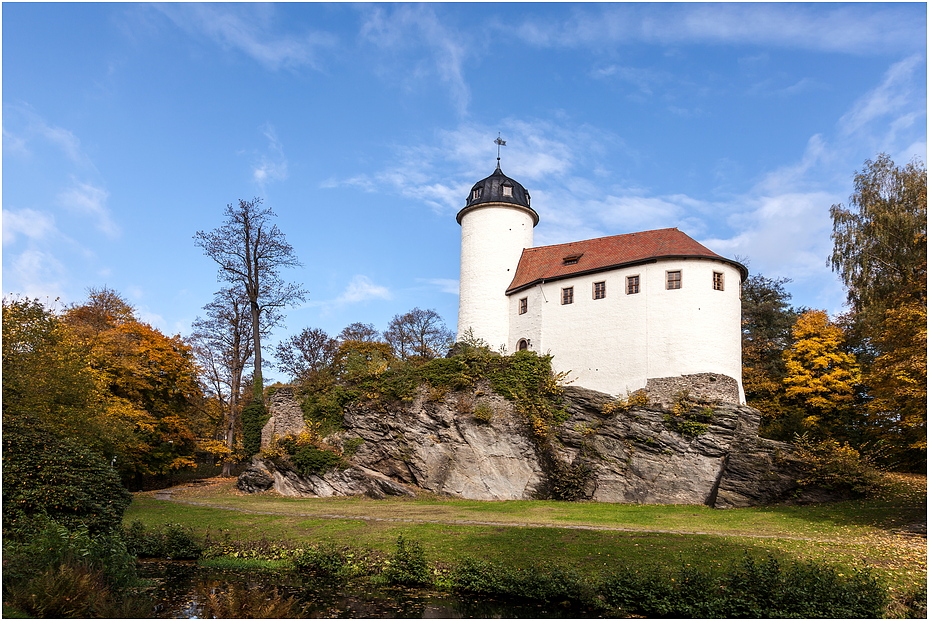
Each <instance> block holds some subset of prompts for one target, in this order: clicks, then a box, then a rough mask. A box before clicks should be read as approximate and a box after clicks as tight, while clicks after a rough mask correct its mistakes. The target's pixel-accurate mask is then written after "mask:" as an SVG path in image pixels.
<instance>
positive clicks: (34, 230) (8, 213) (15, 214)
mask: <svg viewBox="0 0 929 621" xmlns="http://www.w3.org/2000/svg"><path fill="white" fill-rule="evenodd" d="M56 233H57V229H56V228H55V216H53V215H52V214H49V213H45V212H43V211H36V210H35V209H19V210H16V211H13V210H9V209H4V210H3V243H4V244H13V243H16V241H17V239H18V238H19V237H26V238H28V239H30V240H42V239H47V238H49V237H52V236H53V235H55V234H56Z"/></svg>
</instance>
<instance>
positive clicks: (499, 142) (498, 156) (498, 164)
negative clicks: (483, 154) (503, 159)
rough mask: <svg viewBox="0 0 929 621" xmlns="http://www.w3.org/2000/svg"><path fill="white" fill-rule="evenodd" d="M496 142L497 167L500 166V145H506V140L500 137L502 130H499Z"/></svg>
mask: <svg viewBox="0 0 929 621" xmlns="http://www.w3.org/2000/svg"><path fill="white" fill-rule="evenodd" d="M494 144H495V145H497V168H500V147H505V146H506V140H502V139H501V138H500V132H497V139H496V140H494Z"/></svg>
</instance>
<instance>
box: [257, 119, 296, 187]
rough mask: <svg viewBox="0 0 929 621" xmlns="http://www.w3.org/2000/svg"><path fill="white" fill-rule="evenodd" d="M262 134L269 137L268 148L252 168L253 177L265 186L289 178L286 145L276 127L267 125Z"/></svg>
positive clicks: (260, 184)
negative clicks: (279, 136) (282, 143)
mask: <svg viewBox="0 0 929 621" xmlns="http://www.w3.org/2000/svg"><path fill="white" fill-rule="evenodd" d="M262 134H264V136H265V138H267V139H268V149H267V152H266V153H264V154H262V155H261V156H260V157H259V161H258V164H256V165H255V168H254V169H253V170H252V179H253V180H254V181H255V183H257V184H258V185H259V186H261V187H262V188H264V187H265V186H266V185H267V184H268V183H270V182H272V181H284V180H286V179H287V156H285V155H284V147H283V145H281V141H280V140H278V138H277V132H276V131H274V127H272V126H271V125H265V126H264V127H263V128H262Z"/></svg>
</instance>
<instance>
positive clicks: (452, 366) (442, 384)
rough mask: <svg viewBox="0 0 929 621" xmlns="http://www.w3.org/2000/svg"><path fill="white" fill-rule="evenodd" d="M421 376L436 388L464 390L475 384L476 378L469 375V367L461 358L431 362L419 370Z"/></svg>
mask: <svg viewBox="0 0 929 621" xmlns="http://www.w3.org/2000/svg"><path fill="white" fill-rule="evenodd" d="M419 376H420V377H421V378H422V379H423V380H424V381H426V382H428V383H429V385H430V386H433V387H434V388H448V389H450V390H464V389H465V388H470V387H471V386H472V385H473V383H474V378H473V377H472V376H471V375H470V374H469V373H468V365H467V363H466V362H465V361H464V360H462V358H461V356H453V357H451V358H435V359H433V360H430V361H429V362H427V363H426V364H424V365H422V367H420V368H419Z"/></svg>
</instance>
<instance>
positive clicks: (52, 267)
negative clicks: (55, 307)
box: [4, 248, 66, 299]
mask: <svg viewBox="0 0 929 621" xmlns="http://www.w3.org/2000/svg"><path fill="white" fill-rule="evenodd" d="M65 275H66V270H65V267H64V265H62V263H61V262H60V261H59V260H58V259H57V258H55V256H54V255H52V254H51V253H49V252H45V251H44V250H40V249H38V248H29V249H27V250H25V251H24V252H21V253H19V254H18V255H14V256H13V257H12V261H9V260H6V261H4V280H5V281H8V282H13V283H15V287H16V293H18V294H21V295H25V296H28V297H32V298H42V297H49V298H51V299H56V298H61V297H63V289H64V287H63V285H62V280H64V278H65Z"/></svg>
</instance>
